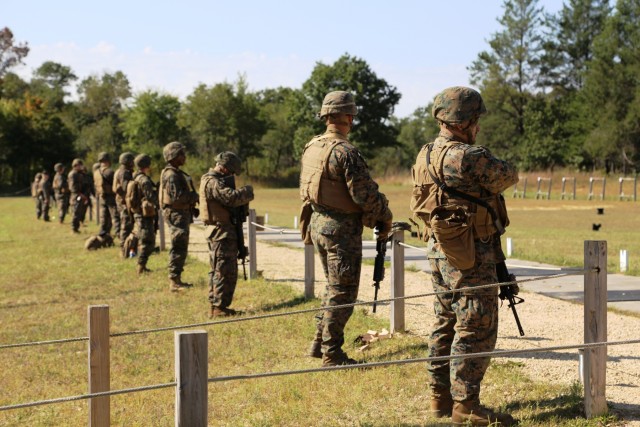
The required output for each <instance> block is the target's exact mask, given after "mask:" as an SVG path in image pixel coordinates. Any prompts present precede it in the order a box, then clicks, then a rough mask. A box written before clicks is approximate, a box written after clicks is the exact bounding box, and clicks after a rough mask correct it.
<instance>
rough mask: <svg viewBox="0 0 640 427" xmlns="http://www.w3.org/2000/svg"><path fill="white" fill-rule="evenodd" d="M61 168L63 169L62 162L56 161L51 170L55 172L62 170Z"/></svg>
mask: <svg viewBox="0 0 640 427" xmlns="http://www.w3.org/2000/svg"><path fill="white" fill-rule="evenodd" d="M63 169H64V165H63V164H62V163H56V164H55V165H54V166H53V170H54V171H56V172H62V170H63Z"/></svg>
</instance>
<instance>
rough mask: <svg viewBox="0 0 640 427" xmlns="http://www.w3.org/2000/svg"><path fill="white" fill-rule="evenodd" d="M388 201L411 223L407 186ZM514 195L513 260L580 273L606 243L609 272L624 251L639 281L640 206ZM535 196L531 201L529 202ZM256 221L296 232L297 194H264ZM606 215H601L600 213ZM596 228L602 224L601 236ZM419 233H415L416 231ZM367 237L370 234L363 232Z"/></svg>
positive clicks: (390, 193)
mask: <svg viewBox="0 0 640 427" xmlns="http://www.w3.org/2000/svg"><path fill="white" fill-rule="evenodd" d="M381 191H382V192H384V193H385V194H386V195H387V197H388V199H389V204H390V207H391V210H392V211H393V214H394V220H396V221H408V218H410V217H411V211H410V210H409V199H410V197H411V187H410V186H409V185H408V184H384V185H382V186H381ZM511 194H512V191H511V190H507V191H506V192H505V196H506V200H507V207H508V209H509V217H510V220H511V225H510V226H509V227H508V228H507V233H506V234H505V235H504V236H503V247H505V248H506V245H505V242H504V239H505V238H506V237H511V239H512V242H513V248H514V251H513V255H512V257H514V258H518V259H524V260H530V261H539V262H544V263H549V264H554V265H560V266H570V267H580V266H582V265H583V262H584V241H585V240H606V241H607V247H608V256H609V258H608V268H609V271H610V272H619V271H620V262H619V260H620V258H619V254H620V250H621V249H626V250H627V253H628V254H629V264H630V265H629V270H628V271H627V274H630V275H635V276H637V275H640V201H639V202H630V201H617V200H614V199H613V198H610V199H606V200H605V201H601V200H598V201H595V200H580V199H578V200H558V199H554V198H553V194H552V199H551V200H542V199H538V200H536V199H535V193H532V194H529V197H530V198H526V199H521V198H511V197H510V195H511ZM531 196H533V197H531ZM251 206H252V208H254V209H256V212H257V214H258V215H264V214H265V212H266V213H268V214H269V223H271V224H273V225H278V226H286V227H293V217H294V216H295V215H299V210H300V201H299V196H298V190H297V189H260V190H258V191H257V192H256V199H255V201H254V202H253V203H252V204H251ZM598 208H602V209H604V214H603V215H598V214H597V209H598ZM593 224H600V225H601V226H600V229H599V230H598V231H593V230H592V228H593V227H592V225H593ZM414 230H415V227H414ZM365 233H366V237H367V238H371V232H370V231H369V230H365ZM407 242H408V243H409V244H413V245H422V244H423V243H422V242H420V241H418V240H417V239H407Z"/></svg>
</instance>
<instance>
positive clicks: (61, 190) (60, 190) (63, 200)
mask: <svg viewBox="0 0 640 427" xmlns="http://www.w3.org/2000/svg"><path fill="white" fill-rule="evenodd" d="M54 169H55V170H56V174H55V176H54V177H53V191H54V194H55V197H56V203H57V204H58V220H59V221H60V224H62V223H63V222H64V217H65V216H66V215H67V211H68V210H69V183H68V182H67V177H66V176H65V174H64V165H63V164H62V163H56V165H55V166H54Z"/></svg>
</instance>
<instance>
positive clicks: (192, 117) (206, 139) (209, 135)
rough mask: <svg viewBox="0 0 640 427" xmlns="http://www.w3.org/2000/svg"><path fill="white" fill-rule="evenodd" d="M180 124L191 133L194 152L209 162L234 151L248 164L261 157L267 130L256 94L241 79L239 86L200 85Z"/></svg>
mask: <svg viewBox="0 0 640 427" xmlns="http://www.w3.org/2000/svg"><path fill="white" fill-rule="evenodd" d="M178 125H179V126H182V127H184V128H185V129H187V131H188V132H189V135H190V137H191V141H192V144H193V149H194V150H195V151H196V152H197V153H198V155H199V156H201V157H203V159H204V160H205V161H206V162H207V164H209V165H211V164H213V158H214V157H215V155H216V154H217V153H219V152H221V151H226V150H229V151H233V152H235V153H236V154H237V155H238V156H240V158H241V159H243V160H244V162H243V165H244V167H245V169H246V170H247V172H248V169H247V168H248V164H249V162H248V161H247V160H248V159H249V158H251V157H258V156H260V155H261V152H260V146H259V141H260V139H261V138H262V136H263V135H264V133H265V132H266V130H267V124H266V121H265V120H264V119H263V118H262V116H261V114H260V106H259V103H258V99H257V96H256V94H255V93H251V92H249V90H248V87H247V84H246V80H245V78H244V77H242V76H241V77H240V78H239V79H238V81H236V83H235V84H229V83H218V84H216V85H214V86H211V87H209V86H206V85H204V84H200V85H199V86H198V87H196V88H195V90H194V91H193V93H192V94H191V95H189V96H188V97H187V99H186V101H185V102H184V104H183V106H182V109H181V110H180V114H179V115H178Z"/></svg>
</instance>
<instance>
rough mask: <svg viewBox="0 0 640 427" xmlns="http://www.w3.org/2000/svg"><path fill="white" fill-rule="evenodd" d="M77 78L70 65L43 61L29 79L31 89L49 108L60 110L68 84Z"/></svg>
mask: <svg viewBox="0 0 640 427" xmlns="http://www.w3.org/2000/svg"><path fill="white" fill-rule="evenodd" d="M77 79H78V77H77V76H76V75H75V74H74V73H73V71H72V70H71V68H70V67H68V66H66V65H62V64H59V63H57V62H53V61H47V62H45V63H43V64H42V65H41V66H40V67H38V69H36V71H35V72H34V76H33V78H32V79H31V91H32V92H33V93H34V94H36V95H37V96H40V97H42V98H43V99H44V100H45V101H46V102H47V103H48V104H49V105H50V107H51V108H53V109H55V110H58V111H60V110H62V109H63V108H64V107H65V97H67V96H69V95H70V93H69V91H68V88H69V86H70V85H71V84H72V83H73V82H74V81H76V80H77Z"/></svg>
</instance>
